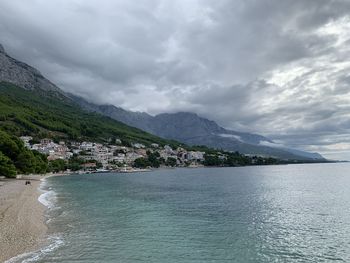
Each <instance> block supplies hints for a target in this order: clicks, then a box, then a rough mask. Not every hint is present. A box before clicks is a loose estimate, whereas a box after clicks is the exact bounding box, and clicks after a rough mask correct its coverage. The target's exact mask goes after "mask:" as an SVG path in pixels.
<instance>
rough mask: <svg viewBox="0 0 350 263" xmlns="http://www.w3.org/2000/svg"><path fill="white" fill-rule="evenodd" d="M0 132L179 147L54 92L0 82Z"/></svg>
mask: <svg viewBox="0 0 350 263" xmlns="http://www.w3.org/2000/svg"><path fill="white" fill-rule="evenodd" d="M0 129H1V130H3V131H6V132H8V133H10V134H13V135H16V136H22V135H30V136H32V137H33V138H34V140H38V139H42V138H52V139H54V140H56V141H57V140H62V139H63V140H77V141H83V140H90V141H94V142H108V140H109V139H111V138H120V139H121V140H122V142H123V144H124V145H130V143H133V142H139V143H143V144H145V145H150V144H151V143H158V144H159V145H165V144H168V145H171V146H172V147H177V146H178V145H180V144H179V143H177V142H175V141H169V140H165V139H162V138H159V137H157V136H154V135H151V134H149V133H146V132H144V131H141V130H139V129H136V128H133V127H130V126H127V125H125V124H123V123H121V122H118V121H116V120H113V119H111V118H108V117H105V116H102V115H100V114H97V113H88V112H86V111H84V110H82V109H81V108H80V107H79V106H77V105H76V104H75V103H74V102H72V101H71V100H70V99H68V98H67V97H65V96H63V95H62V94H60V93H57V92H49V91H45V92H44V91H40V90H30V91H29V90H24V89H22V88H19V87H17V86H15V85H13V84H9V83H6V82H0Z"/></svg>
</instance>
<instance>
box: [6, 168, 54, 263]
mask: <svg viewBox="0 0 350 263" xmlns="http://www.w3.org/2000/svg"><path fill="white" fill-rule="evenodd" d="M43 178H46V177H45V176H37V175H34V176H28V177H24V178H23V179H2V180H0V251H1V253H0V262H5V261H6V260H9V259H11V258H13V257H16V256H18V255H20V254H23V253H27V252H30V251H33V250H35V249H38V248H39V247H40V246H42V245H44V244H45V241H46V232H47V226H46V224H45V217H44V212H45V210H46V208H45V206H44V205H43V204H42V203H40V202H39V200H38V199H39V197H40V195H41V194H42V192H41V191H40V184H41V179H43ZM27 180H28V181H30V182H31V184H30V185H25V181H27Z"/></svg>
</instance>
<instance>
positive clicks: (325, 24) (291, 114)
mask: <svg viewBox="0 0 350 263" xmlns="http://www.w3.org/2000/svg"><path fill="white" fill-rule="evenodd" d="M349 11H350V2H349V1H345V0H344V1H341V0H339V1H328V0H308V1H304V0H284V1H278V0H273V1H272V0H259V1H258V0H244V1H243V0H242V1H229V0H220V1H209V0H202V1H200V0H179V1H165V0H163V1H162V0H144V1H126V0H118V1H107V0H99V1H97V0H86V1H82V0H64V1H44V0H36V1H34V0H32V1H20V0H12V1H6V0H0V36H1V40H0V41H1V42H2V43H3V45H4V46H5V48H6V50H7V51H8V53H9V54H10V55H12V56H14V57H16V58H18V59H21V60H24V61H26V62H28V63H29V64H32V65H34V66H35V67H37V68H38V69H39V70H40V71H42V72H43V74H44V75H45V76H47V77H48V78H49V79H50V80H52V81H53V82H55V83H56V84H57V85H58V86H60V87H61V88H62V89H64V90H66V91H69V92H72V93H75V94H78V95H81V96H84V97H85V98H87V99H89V100H91V101H94V102H96V103H110V104H115V105H117V106H122V107H125V108H127V109H131V110H142V111H147V112H149V113H152V114H155V113H159V112H175V111H179V110H181V111H184V110H188V111H193V112H197V113H199V114H201V115H202V116H205V117H208V118H211V119H213V120H215V121H217V122H219V123H220V124H221V125H223V126H225V127H227V128H234V129H239V130H243V131H251V132H257V133H263V134H265V135H270V136H271V137H272V138H274V139H277V140H280V141H281V142H282V143H285V144H287V145H293V146H295V147H299V148H304V149H312V150H317V149H320V150H322V151H324V152H326V151H327V147H329V151H335V150H336V148H337V147H339V148H341V149H342V150H344V147H345V146H344V145H346V144H347V143H348V141H347V140H346V139H344V138H345V137H346V136H345V135H347V134H348V133H349V130H350V124H349V121H348V119H349V117H350V116H349V114H348V112H349V107H348V106H347V105H349V102H350V97H349V95H350V94H349V88H348V87H349V84H350V81H349V78H350V77H349V74H348V72H349V69H350V63H348V61H349V56H350V55H349V54H350V52H349V51H350V50H349V48H348V46H349V42H350V37H348V32H349V29H350V22H349V21H350V20H349V19H350V18H349V16H348V14H349ZM327 136H328V137H327ZM341 143H342V145H341V146H339V144H341ZM317 147H319V148H317ZM349 149H350V142H349Z"/></svg>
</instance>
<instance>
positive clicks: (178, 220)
mask: <svg viewBox="0 0 350 263" xmlns="http://www.w3.org/2000/svg"><path fill="white" fill-rule="evenodd" d="M42 190H43V195H41V197H40V198H39V199H40V201H41V202H42V203H43V204H45V205H46V206H47V207H48V209H47V213H46V221H47V225H48V229H49V230H48V241H47V244H46V245H45V246H43V247H42V248H41V249H39V250H38V251H34V252H31V253H27V254H24V255H20V256H18V257H17V258H14V259H12V260H11V261H10V262H81V263H86V262H122V263H124V262H125V263H129V262H130V263H131V262H150V263H152V262H155V263H172V262H184V263H186V262H188V263H206V262H222V263H224V262H225V263H227V262H242V263H245V262H248V263H249V262H257V263H263V262H317V263H319V262H350V164H348V163H334V164H298V165H276V166H252V167H236V168H197V169H189V168H187V169H186V168H179V169H159V170H155V171H151V172H144V173H125V174H123V173H103V174H102V173H101V174H82V175H70V176H63V177H62V176H61V177H51V178H48V179H46V180H45V181H43V183H42Z"/></svg>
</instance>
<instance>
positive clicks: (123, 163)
mask: <svg viewBox="0 0 350 263" xmlns="http://www.w3.org/2000/svg"><path fill="white" fill-rule="evenodd" d="M20 139H21V140H22V141H23V142H24V144H25V146H26V147H27V148H28V149H30V150H35V151H38V152H40V153H42V154H45V155H47V159H48V161H54V160H65V161H68V160H70V159H72V158H78V159H80V160H81V167H80V168H81V169H83V170H85V171H93V170H97V169H98V170H99V171H101V170H132V168H146V167H148V166H152V167H159V166H178V167H181V166H192V167H194V166H200V165H201V164H202V163H203V161H204V155H205V152H202V151H187V150H186V149H184V148H181V147H178V148H177V149H172V148H171V147H170V146H169V145H165V146H163V147H161V146H160V145H158V144H156V143H153V144H151V145H150V147H148V148H147V147H146V146H145V145H144V144H141V143H132V144H131V145H130V146H129V147H127V146H124V145H122V142H121V140H119V139H115V141H114V142H110V143H109V144H101V143H95V142H73V141H72V142H64V141H60V142H58V143H56V142H54V141H53V140H51V139H42V140H40V142H38V143H35V142H33V138H32V137H31V136H22V137H20ZM152 158H153V160H157V161H156V162H151V163H148V162H144V160H147V159H148V160H149V159H152Z"/></svg>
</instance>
